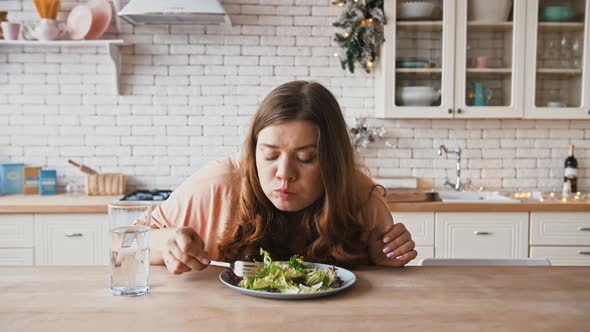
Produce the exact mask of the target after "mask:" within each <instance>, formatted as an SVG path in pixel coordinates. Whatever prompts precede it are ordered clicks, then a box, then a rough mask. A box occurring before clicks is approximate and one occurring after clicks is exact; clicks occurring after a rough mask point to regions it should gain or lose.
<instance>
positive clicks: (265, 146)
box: [256, 120, 324, 212]
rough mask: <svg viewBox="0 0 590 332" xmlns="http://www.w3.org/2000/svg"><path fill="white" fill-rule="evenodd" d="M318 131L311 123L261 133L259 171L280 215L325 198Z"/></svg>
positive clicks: (289, 124)
mask: <svg viewBox="0 0 590 332" xmlns="http://www.w3.org/2000/svg"><path fill="white" fill-rule="evenodd" d="M318 138H319V137H318V130H317V127H316V126H315V125H313V124H312V123H310V122H308V121H302V120H294V121H288V122H285V123H281V124H277V125H273V126H268V127H266V128H264V129H262V130H261V131H260V133H258V143H257V145H256V169H257V170H258V177H259V179H260V185H261V187H262V190H263V191H264V193H265V194H266V197H268V199H269V200H270V201H271V202H272V203H273V204H274V206H275V207H276V208H277V209H279V210H281V211H289V212H294V211H300V210H303V209H305V208H306V207H308V206H310V205H311V204H313V203H314V202H315V201H317V200H318V199H319V198H320V197H322V195H323V194H324V185H323V182H322V177H321V171H320V163H319V159H318V149H317V144H318Z"/></svg>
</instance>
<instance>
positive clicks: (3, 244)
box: [0, 214, 33, 248]
mask: <svg viewBox="0 0 590 332" xmlns="http://www.w3.org/2000/svg"><path fill="white" fill-rule="evenodd" d="M32 247H33V215H32V214H2V215H0V248H32Z"/></svg>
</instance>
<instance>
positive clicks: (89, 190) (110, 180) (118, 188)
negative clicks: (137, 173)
mask: <svg viewBox="0 0 590 332" xmlns="http://www.w3.org/2000/svg"><path fill="white" fill-rule="evenodd" d="M126 182H127V178H126V176H125V174H121V173H105V174H96V175H87V176H86V194H87V195H88V196H100V195H123V194H125V184H126Z"/></svg>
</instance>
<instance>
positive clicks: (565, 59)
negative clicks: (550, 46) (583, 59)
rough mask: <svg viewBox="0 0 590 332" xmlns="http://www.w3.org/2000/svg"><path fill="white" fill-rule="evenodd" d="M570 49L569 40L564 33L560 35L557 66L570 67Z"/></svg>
mask: <svg viewBox="0 0 590 332" xmlns="http://www.w3.org/2000/svg"><path fill="white" fill-rule="evenodd" d="M571 59H572V50H571V46H570V40H569V38H568V37H567V36H566V34H565V33H564V34H562V35H561V39H560V40H559V67H561V68H571V67H572V61H571Z"/></svg>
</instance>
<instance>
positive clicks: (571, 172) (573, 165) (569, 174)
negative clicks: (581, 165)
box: [563, 144, 578, 193]
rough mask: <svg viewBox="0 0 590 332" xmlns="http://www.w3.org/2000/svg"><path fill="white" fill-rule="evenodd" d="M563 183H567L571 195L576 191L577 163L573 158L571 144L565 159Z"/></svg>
mask: <svg viewBox="0 0 590 332" xmlns="http://www.w3.org/2000/svg"><path fill="white" fill-rule="evenodd" d="M563 182H564V183H566V182H569V186H570V188H571V193H576V192H577V191H578V161H577V160H576V157H574V145H573V144H570V146H569V151H568V157H567V158H566V159H565V171H564V177H563ZM564 187H565V186H564Z"/></svg>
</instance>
